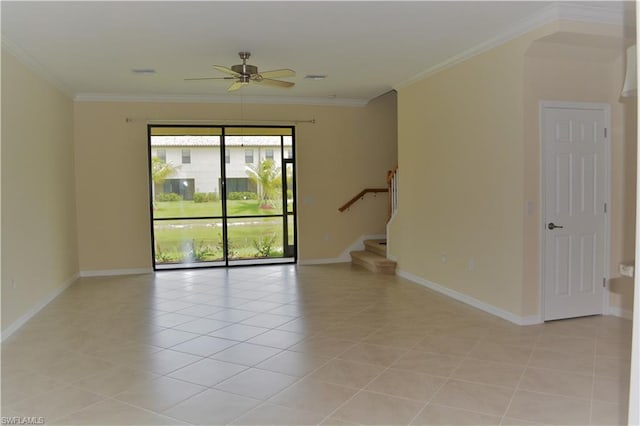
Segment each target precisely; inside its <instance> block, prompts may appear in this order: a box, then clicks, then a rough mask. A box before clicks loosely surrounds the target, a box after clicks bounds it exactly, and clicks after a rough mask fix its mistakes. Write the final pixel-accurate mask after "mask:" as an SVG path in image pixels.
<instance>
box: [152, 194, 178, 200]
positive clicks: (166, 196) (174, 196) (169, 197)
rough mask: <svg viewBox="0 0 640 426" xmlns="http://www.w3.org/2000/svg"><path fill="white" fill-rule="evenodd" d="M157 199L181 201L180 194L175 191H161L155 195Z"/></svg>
mask: <svg viewBox="0 0 640 426" xmlns="http://www.w3.org/2000/svg"><path fill="white" fill-rule="evenodd" d="M156 198H157V199H158V201H182V195H180V194H176V193H175V192H161V193H159V194H158V195H156Z"/></svg>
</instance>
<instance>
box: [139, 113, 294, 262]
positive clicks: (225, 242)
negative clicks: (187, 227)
mask: <svg viewBox="0 0 640 426" xmlns="http://www.w3.org/2000/svg"><path fill="white" fill-rule="evenodd" d="M158 127H166V128H193V127H202V128H209V127H210V128H219V129H220V130H221V133H220V135H219V136H220V154H219V156H220V158H219V161H220V176H219V179H220V182H221V184H220V185H221V186H220V188H221V190H220V198H221V199H220V201H221V208H222V212H221V216H220V217H219V218H217V217H211V219H219V220H221V222H222V242H223V247H224V248H223V259H222V260H221V261H211V262H202V264H198V263H190V264H185V263H177V264H176V265H175V266H172V265H170V264H167V265H166V266H160V267H159V266H158V264H157V262H156V244H155V242H156V237H155V228H154V213H153V203H154V190H153V188H154V183H153V180H152V177H151V173H152V171H151V165H152V150H153V147H152V144H151V138H152V134H151V133H152V129H153V128H158ZM231 128H256V129H271V128H273V129H290V131H291V135H290V137H291V158H285V155H284V150H285V145H284V141H283V136H286V135H277V136H279V137H280V158H281V160H282V167H284V164H285V162H288V163H291V164H292V165H293V176H292V180H293V182H292V184H293V185H292V188H291V189H292V191H293V211H292V213H291V214H289V213H288V212H287V209H286V193H283V195H282V196H283V197H284V199H283V204H284V205H283V212H282V217H283V257H281V258H279V257H273V258H262V259H230V258H229V256H228V254H229V249H228V240H229V236H228V220H229V219H234V218H236V219H237V218H242V217H237V216H234V217H231V218H230V217H229V215H228V211H227V196H226V195H227V188H226V187H227V185H226V174H227V164H226V161H225V152H226V151H225V148H226V137H227V133H226V130H227V129H231ZM232 136H233V135H232ZM265 136H274V135H265ZM147 157H148V158H147V162H148V164H147V167H148V173H149V176H148V177H149V223H150V239H151V262H152V268H153V270H154V271H168V270H189V269H205V268H234V267H245V266H266V265H284V264H294V265H295V264H297V263H298V259H299V247H298V241H299V239H298V216H297V214H298V210H297V195H298V194H297V162H296V158H297V157H296V126H295V125H284V124H283V125H259V124H214V123H211V124H208V123H204V122H203V123H196V124H189V123H188V122H185V123H182V124H180V123H177V124H166V123H157V124H156V123H153V122H148V123H147ZM258 159H259V158H258ZM285 181H286V179H283V184H282V185H283V188H284V187H285V186H286V183H285ZM272 216H273V217H277V216H279V215H264V216H260V215H258V216H256V217H272ZM289 216H293V250H289V252H288V253H287V249H288V248H289V247H290V246H287V243H288V240H287V236H288V235H287V231H288V227H287V223H288V222H287V220H288V218H289ZM207 218H208V217H196V218H182V219H187V220H188V219H207ZM169 220H170V219H169ZM287 254H288V255H287ZM230 262H233V263H230ZM221 263H222V264H221ZM180 265H183V266H180Z"/></svg>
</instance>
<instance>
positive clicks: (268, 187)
mask: <svg viewBox="0 0 640 426" xmlns="http://www.w3.org/2000/svg"><path fill="white" fill-rule="evenodd" d="M247 176H249V179H251V181H253V182H255V183H256V185H257V186H258V193H259V196H260V205H261V206H264V207H269V208H271V207H274V203H273V202H274V201H275V200H276V199H277V196H278V193H279V192H280V190H281V188H282V173H281V170H280V167H277V166H276V164H275V162H274V161H273V160H271V159H269V160H264V161H261V162H260V163H258V165H257V166H254V165H248V166H247Z"/></svg>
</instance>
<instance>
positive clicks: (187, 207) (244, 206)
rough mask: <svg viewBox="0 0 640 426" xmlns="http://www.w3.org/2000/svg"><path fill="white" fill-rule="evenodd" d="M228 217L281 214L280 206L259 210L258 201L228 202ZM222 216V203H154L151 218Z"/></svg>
mask: <svg viewBox="0 0 640 426" xmlns="http://www.w3.org/2000/svg"><path fill="white" fill-rule="evenodd" d="M227 211H228V215H229V216H253V215H256V216H257V215H268V214H274V215H277V214H282V206H281V205H278V206H277V207H275V208H272V209H263V208H260V202H259V201H258V200H229V201H227ZM205 216H222V202H221V201H217V202H208V203H194V202H193V201H156V203H155V210H154V212H153V217H154V218H155V219H159V218H168V217H185V218H188V217H205Z"/></svg>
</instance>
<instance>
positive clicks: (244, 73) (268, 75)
mask: <svg viewBox="0 0 640 426" xmlns="http://www.w3.org/2000/svg"><path fill="white" fill-rule="evenodd" d="M238 55H239V56H240V59H242V64H238V65H232V66H231V68H228V67H225V66H222V65H214V66H213V68H215V69H216V70H218V71H220V72H222V73H225V74H229V75H230V76H231V77H204V78H185V80H235V81H234V82H233V84H232V85H231V86H229V88H228V89H227V90H228V91H229V92H233V91H235V90H238V89H240V88H241V87H242V86H246V85H248V84H250V83H251V82H253V83H259V84H266V85H269V86H274V87H284V88H288V87H293V86H294V85H295V83H292V82H290V81H283V80H275V78H282V77H295V75H296V72H295V71H294V70H291V69H288V68H284V69H279V70H271V71H264V72H259V71H258V67H257V66H255V65H250V64H247V59H249V57H251V53H250V52H239V53H238Z"/></svg>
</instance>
